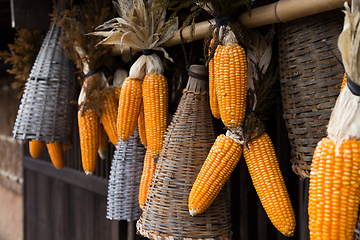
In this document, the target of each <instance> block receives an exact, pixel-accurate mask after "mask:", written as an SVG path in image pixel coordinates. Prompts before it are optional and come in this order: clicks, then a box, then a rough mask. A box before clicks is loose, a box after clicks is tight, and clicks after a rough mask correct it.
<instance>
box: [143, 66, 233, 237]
mask: <svg viewBox="0 0 360 240" xmlns="http://www.w3.org/2000/svg"><path fill="white" fill-rule="evenodd" d="M190 70H191V71H193V72H197V73H199V74H202V75H205V74H207V68H206V67H205V66H200V65H192V66H191V68H190ZM215 137H216V134H215V128H214V123H213V118H212V115H211V113H210V107H209V99H208V82H207V81H204V80H199V79H195V78H192V77H190V78H189V81H188V84H187V87H186V88H185V89H184V90H183V96H182V98H181V100H180V103H179V105H178V108H177V111H176V113H175V115H174V117H173V119H172V122H171V124H170V125H169V127H168V129H167V133H166V137H165V141H164V146H163V149H162V152H161V154H160V158H159V161H158V165H157V168H156V171H155V174H154V178H153V181H152V183H151V185H150V189H149V193H148V196H147V200H146V203H145V205H144V208H143V214H142V215H141V217H140V219H139V220H138V222H137V230H138V232H139V233H140V234H141V235H143V236H145V237H147V238H149V239H157V240H160V239H183V240H185V239H186V240H191V239H208V240H212V239H218V240H220V239H222V240H223V239H231V235H232V232H231V222H230V220H231V219H230V208H229V198H228V193H227V189H226V187H224V188H223V190H222V191H221V192H220V194H219V195H218V197H217V198H216V200H215V201H214V202H213V204H212V205H211V206H210V207H209V208H208V209H207V210H206V211H205V212H204V213H202V214H199V215H196V216H194V217H192V216H191V215H190V214H189V209H188V197H189V194H190V190H191V187H192V185H193V183H194V181H195V179H196V177H197V174H198V173H199V171H200V169H201V166H202V164H203V162H204V161H205V159H206V157H207V154H208V152H209V150H210V148H211V146H212V144H213V143H214V140H215Z"/></svg>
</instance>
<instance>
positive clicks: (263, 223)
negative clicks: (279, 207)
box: [257, 200, 268, 240]
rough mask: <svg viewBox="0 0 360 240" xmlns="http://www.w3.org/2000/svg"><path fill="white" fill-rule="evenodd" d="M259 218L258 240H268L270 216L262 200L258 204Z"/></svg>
mask: <svg viewBox="0 0 360 240" xmlns="http://www.w3.org/2000/svg"><path fill="white" fill-rule="evenodd" d="M257 218H258V239H259V240H267V234H268V216H267V214H266V212H265V210H264V208H263V206H262V204H261V202H260V200H259V201H258V202H257Z"/></svg>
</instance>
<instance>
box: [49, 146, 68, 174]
mask: <svg viewBox="0 0 360 240" xmlns="http://www.w3.org/2000/svg"><path fill="white" fill-rule="evenodd" d="M46 147H47V149H48V153H49V156H50V159H51V162H52V163H53V165H54V167H55V168H57V169H61V168H63V167H64V165H65V159H64V150H63V147H62V144H61V143H58V142H49V143H47V144H46Z"/></svg>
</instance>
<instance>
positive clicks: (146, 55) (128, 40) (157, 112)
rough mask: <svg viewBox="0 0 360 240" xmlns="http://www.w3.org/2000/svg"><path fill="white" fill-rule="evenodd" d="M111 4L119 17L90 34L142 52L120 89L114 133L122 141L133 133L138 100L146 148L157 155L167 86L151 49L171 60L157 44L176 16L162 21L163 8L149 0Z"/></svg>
mask: <svg viewBox="0 0 360 240" xmlns="http://www.w3.org/2000/svg"><path fill="white" fill-rule="evenodd" d="M114 5H115V8H116V9H117V12H118V14H119V15H120V17H118V18H114V19H113V20H111V21H108V22H106V23H104V24H103V25H101V26H99V27H98V30H100V31H97V32H95V33H93V34H94V35H100V36H104V37H106V38H105V39H104V40H103V41H102V42H101V43H100V44H105V45H106V44H119V45H120V47H121V49H123V47H124V46H127V47H131V48H132V49H133V51H135V52H136V51H140V50H142V53H143V55H142V56H141V57H139V58H138V59H137V61H136V62H135V63H134V64H133V65H132V66H131V68H130V72H129V77H128V78H127V79H126V80H125V82H124V84H123V87H122V90H121V93H120V99H119V108H118V117H117V131H118V136H119V138H120V139H121V140H123V141H126V140H127V139H128V138H129V136H131V135H132V134H133V132H134V129H135V127H136V125H137V122H138V119H139V114H140V109H141V103H142V104H143V109H144V119H145V120H144V121H145V132H146V133H145V135H146V140H147V141H146V144H147V148H148V150H149V151H150V152H151V153H152V155H153V157H154V158H157V157H158V155H159V153H160V150H161V147H162V144H163V140H164V134H165V130H166V126H167V115H168V86H167V80H166V79H165V77H164V76H163V72H164V69H163V66H162V62H161V59H160V57H159V56H157V55H156V54H155V53H154V51H162V52H163V53H164V54H165V57H166V58H167V59H169V60H171V58H170V57H169V56H168V54H167V53H166V51H165V49H163V48H162V47H160V45H161V44H162V43H164V42H166V41H167V40H168V39H169V38H171V37H172V36H173V35H174V33H175V32H176V30H177V25H178V23H177V19H176V20H175V21H173V22H171V23H170V22H165V17H166V8H164V7H161V6H160V5H158V4H156V3H154V1H151V0H149V1H143V0H136V1H130V0H127V1H118V2H117V3H116V2H114ZM108 29H110V31H105V30H108ZM140 118H141V116H140ZM140 122H141V120H140ZM142 135H143V134H142ZM142 139H144V137H143V136H142Z"/></svg>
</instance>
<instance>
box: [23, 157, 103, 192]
mask: <svg viewBox="0 0 360 240" xmlns="http://www.w3.org/2000/svg"><path fill="white" fill-rule="evenodd" d="M24 169H26V170H31V171H34V172H37V173H41V174H44V175H46V176H49V177H52V178H54V179H57V180H60V181H63V182H66V183H69V184H71V185H74V186H77V187H80V188H83V189H85V190H88V191H91V192H94V193H97V194H100V195H102V196H107V189H108V180H107V179H104V178H100V177H96V176H86V175H85V173H83V172H80V171H76V170H73V169H70V168H67V167H64V168H63V169H59V170H58V169H56V168H55V167H54V166H53V165H52V164H51V163H49V162H45V161H42V160H37V159H33V158H31V157H28V156H24Z"/></svg>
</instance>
